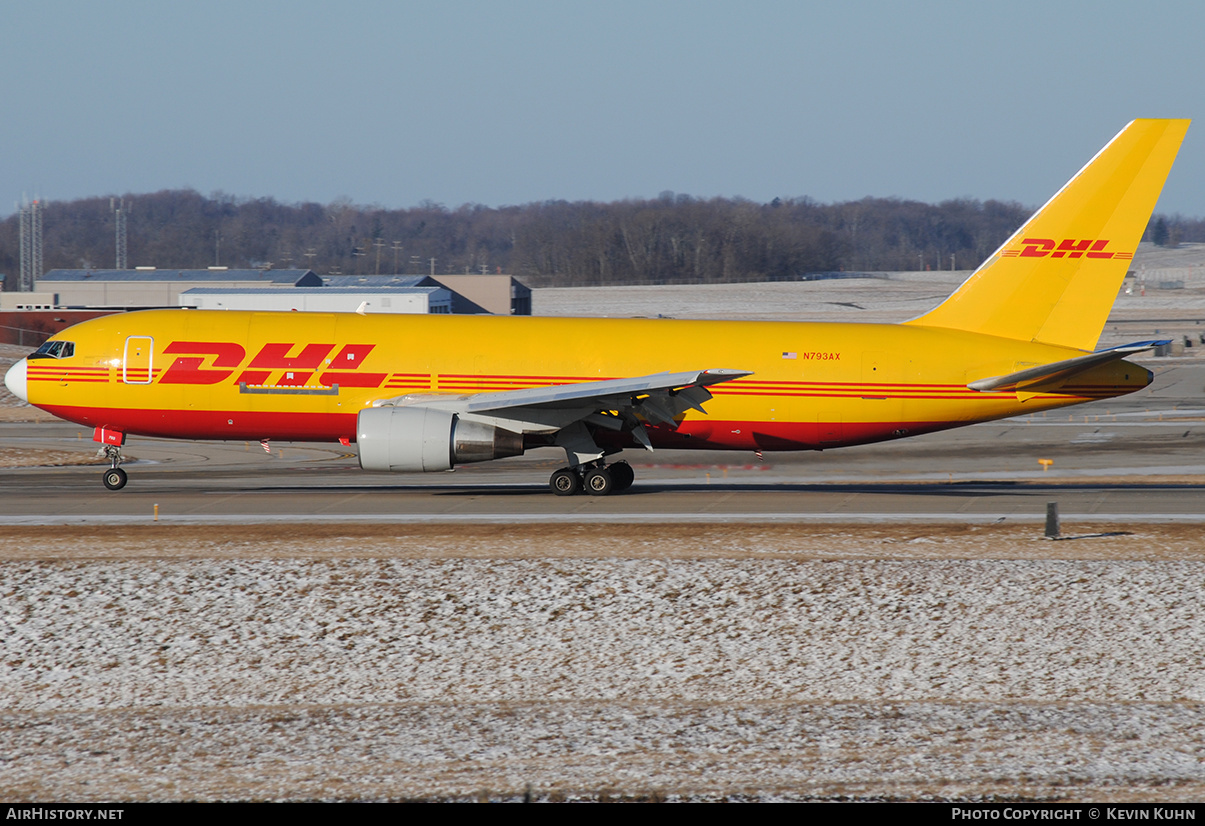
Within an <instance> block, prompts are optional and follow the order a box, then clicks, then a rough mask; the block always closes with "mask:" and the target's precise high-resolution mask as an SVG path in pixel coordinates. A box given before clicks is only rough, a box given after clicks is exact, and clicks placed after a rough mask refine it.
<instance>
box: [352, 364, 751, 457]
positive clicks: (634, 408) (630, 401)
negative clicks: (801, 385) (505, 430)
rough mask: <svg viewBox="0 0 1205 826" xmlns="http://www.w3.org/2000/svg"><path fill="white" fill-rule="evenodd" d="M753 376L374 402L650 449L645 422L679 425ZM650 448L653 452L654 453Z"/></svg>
mask: <svg viewBox="0 0 1205 826" xmlns="http://www.w3.org/2000/svg"><path fill="white" fill-rule="evenodd" d="M749 375H752V373H751V372H750V371H748V370H726V369H709V370H688V371H684V372H679V373H654V374H652V375H648V376H636V377H634V378H624V379H608V380H606V381H592V382H583V383H580V384H561V385H554V386H552V387H530V388H526V389H524V390H505V391H501V392H497V393H474V394H467V395H462V396H448V395H425V394H424V395H410V396H402V397H399V398H396V399H382V400H380V401H377V402H373V406H374V407H381V406H399V407H401V406H410V405H414V406H422V407H428V408H432V409H436V410H448V411H451V412H453V413H456V414H457V415H459V416H461V417H462V418H464V417H468V418H472V419H478V420H482V421H487V420H495V421H498V420H501V421H503V422H507V423H510V424H511V425H512V426H516V427H520V428H521V430H522V431H524V432H540V431H544V432H548V431H555V430H561V429H564V428H567V427H569V426H570V425H573V424H575V423H577V422H586V423H589V424H593V425H597V426H601V427H605V428H608V429H611V430H629V431H631V432H632V434H633V436H634V437H635V438H636V440H637V441H639V442H640V443H641V444H643V445H644V446H645V447H650V446H649V440H648V436H647V434H646V433H645V432H644V427H643V424H642V421H641V420H643V421H647V422H651V423H653V424H666V425H670V426H674V425H675V423H676V420H677V417H678V416H679V415H681V414H682V413H685V412H686V411H687V410H697V411H699V412H700V413H706V411H705V410H704V409H703V404H704V403H706V402H707V401H710V400H711V398H712V395H711V392H710V391H708V390H707V388H708V387H709V386H711V385H714V384H719V383H721V382H725V381H732V380H733V379H739V378H742V377H744V376H749ZM650 449H651V448H650Z"/></svg>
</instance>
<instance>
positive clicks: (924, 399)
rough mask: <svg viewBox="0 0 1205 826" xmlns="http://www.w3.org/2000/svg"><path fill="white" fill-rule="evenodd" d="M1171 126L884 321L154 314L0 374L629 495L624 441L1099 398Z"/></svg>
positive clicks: (914, 424) (133, 410)
mask: <svg viewBox="0 0 1205 826" xmlns="http://www.w3.org/2000/svg"><path fill="white" fill-rule="evenodd" d="M1187 129H1188V121H1187V120H1135V121H1133V122H1131V123H1130V124H1129V125H1128V126H1126V127H1125V128H1124V129H1123V130H1122V131H1121V132H1120V133H1119V134H1118V135H1117V136H1116V137H1115V138H1113V140H1112V141H1110V142H1109V144H1108V145H1107V146H1105V148H1104V149H1102V150H1101V151H1100V152H1099V153H1098V154H1097V155H1096V157H1095V158H1093V159H1092V160H1091V161H1090V162H1089V163H1088V165H1087V166H1085V167H1084V168H1083V169H1082V170H1080V172H1079V173H1077V174H1076V175H1075V176H1074V177H1073V178H1072V179H1071V180H1070V181H1068V182H1067V184H1066V185H1065V186H1064V187H1063V188H1062V189H1061V190H1059V192H1058V193H1057V194H1055V196H1054V197H1053V198H1051V199H1050V201H1049V202H1047V203H1046V205H1045V206H1043V207H1042V208H1041V209H1039V210H1038V211H1037V213H1036V214H1034V216H1033V217H1031V218H1030V219H1029V220H1028V221H1026V223H1025V224H1024V226H1022V227H1021V228H1020V229H1019V230H1017V232H1016V233H1015V234H1014V235H1013V236H1012V237H1011V238H1009V239H1008V240H1007V241H1006V242H1005V243H1004V244H1003V245H1002V246H1001V247H1000V249H998V250H997V251H996V252H995V253H993V254H992V255H991V256H990V257H989V258H988V259H987V261H986V262H984V263H983V265H982V266H980V267H979V269H977V270H976V271H975V272H974V274H972V275H971V277H970V278H968V279H967V280H966V282H965V283H963V284H962V286H960V287H959V288H958V289H957V290H956V291H955V292H954V294H953V295H951V296H950V297H949V298H948V299H946V300H945V301H944V302H943V303H942V304H941V305H939V306H938V307H936V308H935V309H933V310H932V311H930V312H928V313H926V314H925V315H922V316H921V317H919V318H916V319H913V320H912V321H908V322H906V323H904V324H816V323H803V322H799V323H792V322H751V321H676V320H668V319H667V320H644V319H627V320H624V319H569V318H529V317H491V316H485V317H482V316H459V317H458V316H443V315H431V316H409V315H379V316H362V315H356V314H333V313H259V312H223V311H213V312H205V311H194V310H155V311H146V312H135V313H127V314H121V315H114V316H107V317H104V318H98V319H94V320H92V321H87V322H84V323H83V324H78V325H76V326H74V327H71V328H69V329H67V330H64V331H63V332H62V333H60V334H58V335H55V336H54V337H53V338H51V339H50V340H49V341H47V342H46V344H45V345H43V346H42V347H41V348H40V349H39V350H38V351H37V352H36V353H33V354H31V355H30V356H28V357H27V358H26V359H23V360H22V361H20V362H18V363H17V364H16V365H14V366H13V367H12V368H11V369H10V370H9V371H8V374H7V375H6V376H5V384H6V385H7V386H8V387H9V389H10V390H11V391H12V392H13V393H14V394H16V395H17V396H19V397H20V398H22V399H25V400H27V401H28V402H30V403H31V404H33V405H36V406H37V407H40V408H42V409H43V410H47V411H49V412H51V413H53V414H55V415H56V416H59V417H61V418H64V419H67V420H69V421H72V422H77V423H79V424H84V425H88V426H91V427H94V428H95V439H96V440H97V441H99V442H100V443H101V444H102V446H103V449H104V450H105V451H106V453H107V454H108V456H109V459H110V461H111V467H110V469H109V470H107V471H106V472H105V474H104V483H105V485H106V486H107V487H109V488H111V489H119V488H121V487H123V486H124V485H125V483H126V473H125V471H124V470H122V468H121V467H120V463H121V453H120V448H121V445H123V444H124V443H125V438H126V435H127V434H139V435H144V436H158V437H170V438H179V439H239V440H243V439H260V440H267V439H292V440H303V441H332V442H333V441H339V442H342V443H343V444H351V443H352V442H355V443H356V445H357V447H358V450H359V455H360V465H361V467H363V468H365V469H367V470H378V471H401V472H412V471H436V470H446V469H448V468H450V467H452V466H453V465H455V464H461V463H466V462H480V461H486V460H489V459H497V458H501V457H505V456H515V455H518V454H521V453H523V452H524V451H525V450H529V449H531V448H534V447H540V446H558V447H560V448H562V449H564V451H565V453H566V455H567V457H568V464H567V466H566V467H564V468H561V469H560V470H557V471H556V472H555V473H553V474H552V478H551V480H550V485H551V488H552V490H553V491H554V492H556V493H557V494H561V495H569V494H573V493H577V492H578V491H581V490H586V491H588V492H590V493H593V494H598V495H601V494H607V493H611V492H613V491H619V490H623V489H625V488H627V487H628V486H629V485H631V483H632V480H633V474H632V469H631V467H630V466H629V465H628V464H627V463H626V462H616V463H613V464H609V465H608V464H607V461H606V459H607V457H609V456H612V455H614V454H615V453H618V452H619V451H620V450H622V449H623V448H625V447H643V448H645V449H648V450H652V449H653V448H655V447H680V448H693V449H716V450H757V451H775V450H820V449H828V448H836V447H845V446H848V445H858V444H866V443H868V442H878V441H884V440H887V439H898V438H901V437H904V436H914V435H917V434H920V433H930V432H932V431H936V430H943V429H946V428H951V427H959V426H962V425H967V424H974V423H976V422H985V421H989V420H992V419H1000V418H1003V417H1007V416H1015V415H1018V414H1020V413H1027V412H1030V411H1033V410H1045V409H1049V408H1056V407H1065V406H1067V405H1072V404H1080V403H1082V402H1086V401H1092V400H1095V399H1104V398H1111V397H1113V396H1120V395H1123V394H1126V393H1132V392H1134V391H1135V390H1139V389H1141V388H1143V387H1146V386H1147V385H1148V384H1149V383H1150V381H1151V378H1152V377H1151V373H1150V372H1149V371H1148V370H1146V369H1145V368H1143V367H1140V366H1138V365H1135V364H1132V363H1130V362H1127V361H1123V360H1122V359H1123V358H1124V357H1125V356H1126V355H1128V354H1131V353H1135V352H1138V351H1141V350H1144V349H1147V348H1149V347H1152V346H1154V344H1156V343H1157V342H1152V341H1144V342H1137V343H1134V344H1131V345H1127V346H1124V347H1116V348H1112V349H1109V350H1102V351H1096V350H1095V349H1094V348H1095V347H1096V344H1097V340H1098V339H1099V337H1100V332H1101V330H1102V328H1103V327H1104V323H1105V319H1106V318H1107V316H1108V314H1109V310H1110V308H1111V307H1112V304H1113V300H1114V298H1115V297H1116V295H1117V292H1118V290H1119V288H1120V286H1121V283H1122V279H1123V278H1124V277H1125V274H1126V270H1127V268H1128V266H1129V262H1130V260H1131V259H1132V258H1133V255H1134V251H1135V249H1136V248H1137V246H1138V242H1139V240H1140V239H1141V237H1142V233H1143V230H1144V229H1145V227H1146V225H1147V222H1148V221H1149V220H1150V215H1151V212H1152V210H1153V209H1154V207H1155V202H1156V201H1157V200H1158V198H1159V192H1160V190H1161V189H1162V188H1163V182H1164V180H1165V179H1166V178H1167V174H1168V172H1169V170H1170V169H1171V165H1172V162H1173V160H1174V159H1175V156H1176V152H1177V151H1178V149H1179V147H1180V143H1181V141H1182V140H1183V138H1184V134H1185V131H1186V130H1187Z"/></svg>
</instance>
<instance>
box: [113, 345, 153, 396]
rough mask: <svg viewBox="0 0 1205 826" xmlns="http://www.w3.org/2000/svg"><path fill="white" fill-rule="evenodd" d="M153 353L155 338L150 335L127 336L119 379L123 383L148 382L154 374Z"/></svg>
mask: <svg viewBox="0 0 1205 826" xmlns="http://www.w3.org/2000/svg"><path fill="white" fill-rule="evenodd" d="M154 353H155V339H153V338H151V337H150V336H130V337H128V338H127V339H126V346H125V352H124V353H123V355H122V360H121V380H122V381H123V382H124V383H125V384H150V383H151V378H152V377H153V376H154V372H153V368H154V365H153V364H152V360H153V358H154Z"/></svg>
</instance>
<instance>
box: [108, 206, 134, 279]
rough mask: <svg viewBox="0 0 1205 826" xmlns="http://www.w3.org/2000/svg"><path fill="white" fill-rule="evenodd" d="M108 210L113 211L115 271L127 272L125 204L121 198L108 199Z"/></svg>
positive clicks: (128, 259) (128, 262)
mask: <svg viewBox="0 0 1205 826" xmlns="http://www.w3.org/2000/svg"><path fill="white" fill-rule="evenodd" d="M109 209H111V210H113V227H114V234H115V235H116V238H115V239H114V240H115V245H116V248H117V269H119V270H128V269H129V268H130V256H129V251H128V248H127V243H126V213H127V210H126V202H125V199H124V198H122V199H120V200H118V201H114V200H113V199H112V198H110V199H109Z"/></svg>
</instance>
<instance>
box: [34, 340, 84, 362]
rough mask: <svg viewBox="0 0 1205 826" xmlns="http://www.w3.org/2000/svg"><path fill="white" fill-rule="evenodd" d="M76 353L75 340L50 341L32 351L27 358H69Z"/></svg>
mask: <svg viewBox="0 0 1205 826" xmlns="http://www.w3.org/2000/svg"><path fill="white" fill-rule="evenodd" d="M74 355H75V342H74V341H48V342H46V343H45V344H43V345H42V346H41V347H39V348H38V349H37V352H34V353H30V354H29V355H28V356H27V358H30V359H69V358H71V357H72V356H74Z"/></svg>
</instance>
